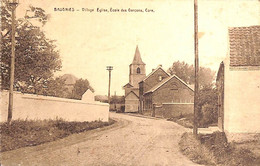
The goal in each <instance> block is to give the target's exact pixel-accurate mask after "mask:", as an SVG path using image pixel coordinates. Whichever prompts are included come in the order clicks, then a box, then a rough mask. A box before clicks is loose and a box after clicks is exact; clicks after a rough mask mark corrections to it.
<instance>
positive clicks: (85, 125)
mask: <svg viewBox="0 0 260 166" xmlns="http://www.w3.org/2000/svg"><path fill="white" fill-rule="evenodd" d="M114 122H115V121H114V120H112V119H110V120H109V122H101V121H94V122H67V121H64V120H62V119H57V120H36V121H32V120H14V121H12V124H11V125H10V126H8V125H7V123H1V124H0V133H1V149H0V152H4V151H9V150H14V149H18V148H21V147H26V146H36V145H39V144H42V143H46V142H51V141H55V140H57V139H61V138H64V137H67V136H69V135H71V134H74V133H80V132H84V131H87V130H92V129H96V128H101V127H104V126H108V125H111V124H113V123H114Z"/></svg>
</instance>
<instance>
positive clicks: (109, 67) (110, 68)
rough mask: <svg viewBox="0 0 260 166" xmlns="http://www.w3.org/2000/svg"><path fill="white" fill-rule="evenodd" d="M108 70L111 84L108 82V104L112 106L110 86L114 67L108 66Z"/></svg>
mask: <svg viewBox="0 0 260 166" xmlns="http://www.w3.org/2000/svg"><path fill="white" fill-rule="evenodd" d="M107 70H108V73H109V82H108V95H107V96H108V104H110V84H111V71H112V70H113V66H107Z"/></svg>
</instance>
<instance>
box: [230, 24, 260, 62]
mask: <svg viewBox="0 0 260 166" xmlns="http://www.w3.org/2000/svg"><path fill="white" fill-rule="evenodd" d="M229 44H230V45H229V47H230V66H260V26H259V25H257V26H249V27H233V28H229Z"/></svg>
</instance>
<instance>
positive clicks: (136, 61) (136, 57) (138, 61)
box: [132, 46, 145, 65]
mask: <svg viewBox="0 0 260 166" xmlns="http://www.w3.org/2000/svg"><path fill="white" fill-rule="evenodd" d="M132 64H138V65H145V63H144V62H143V61H142V58H141V54H140V52H139V48H138V46H136V49H135V55H134V59H133V62H132Z"/></svg>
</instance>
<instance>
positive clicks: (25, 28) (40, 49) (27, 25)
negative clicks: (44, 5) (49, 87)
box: [1, 0, 61, 94]
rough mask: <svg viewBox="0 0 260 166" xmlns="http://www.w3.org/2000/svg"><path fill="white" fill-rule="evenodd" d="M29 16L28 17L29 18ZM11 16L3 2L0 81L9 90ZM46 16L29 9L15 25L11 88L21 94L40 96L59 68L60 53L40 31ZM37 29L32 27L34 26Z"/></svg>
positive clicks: (41, 10) (5, 3) (38, 9)
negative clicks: (13, 68) (14, 88)
mask: <svg viewBox="0 0 260 166" xmlns="http://www.w3.org/2000/svg"><path fill="white" fill-rule="evenodd" d="M29 14H30V16H29ZM10 17H11V14H10V9H9V7H8V5H7V2H6V0H5V1H3V2H2V6H1V25H2V26H1V38H2V44H1V45H2V48H1V79H2V82H1V83H2V86H1V88H2V89H8V88H9V79H10V78H9V75H10V74H9V72H10V56H11V55H10V54H11V37H10V31H11V18H10ZM47 20H48V15H46V14H45V11H44V10H43V9H41V8H37V7H33V6H30V7H29V9H28V10H27V12H26V15H25V16H24V18H20V19H18V20H17V22H16V25H17V27H16V47H15V49H16V52H15V54H16V56H15V80H14V84H15V85H14V86H15V87H16V88H17V89H18V90H21V91H23V92H31V93H35V94H38V93H41V91H43V88H44V87H46V82H48V81H49V80H50V79H51V78H52V77H53V73H54V72H55V71H58V70H59V69H60V68H61V59H60V56H59V52H58V51H57V50H56V46H55V44H54V41H53V40H50V39H48V38H46V36H45V34H44V32H43V31H42V29H41V28H42V27H43V26H44V25H45V23H46V22H47ZM32 22H33V23H34V24H37V25H38V26H35V25H34V24H33V23H32Z"/></svg>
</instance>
